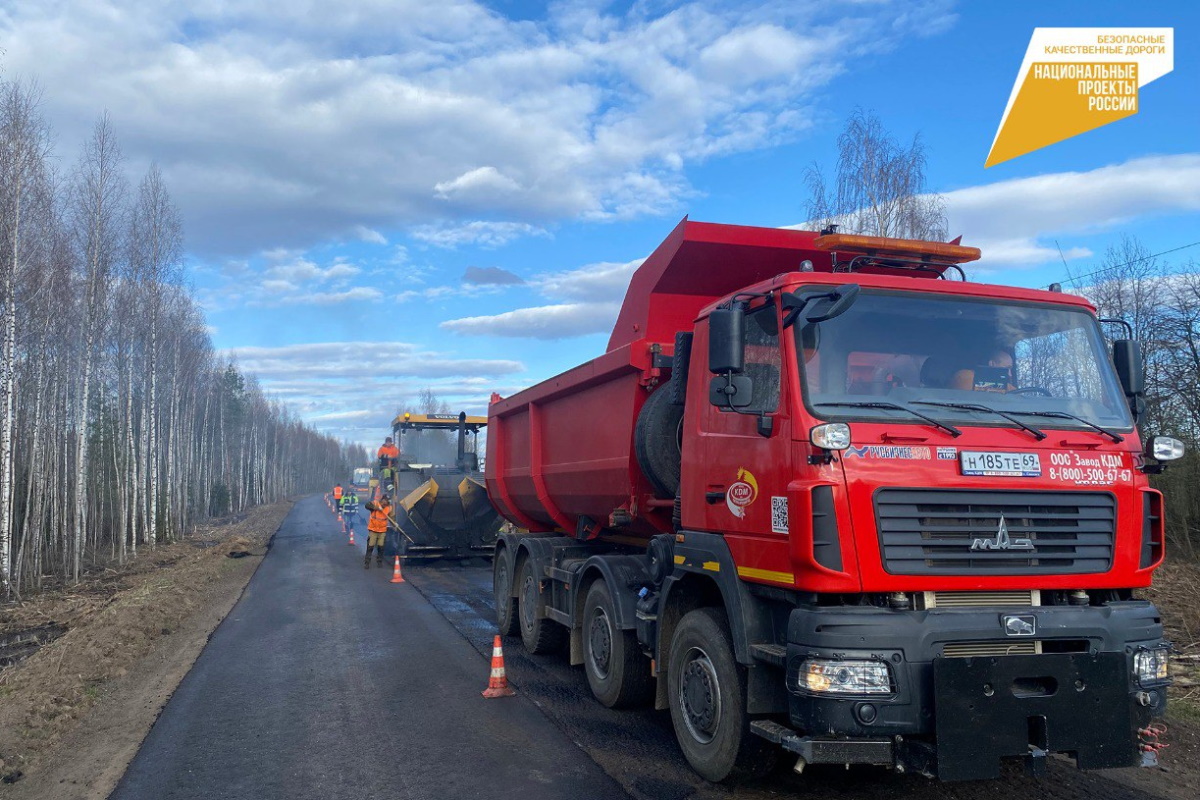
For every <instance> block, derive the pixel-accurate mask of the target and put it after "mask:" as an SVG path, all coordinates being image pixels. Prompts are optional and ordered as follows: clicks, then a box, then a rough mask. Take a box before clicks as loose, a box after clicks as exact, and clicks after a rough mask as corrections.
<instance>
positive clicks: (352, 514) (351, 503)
mask: <svg viewBox="0 0 1200 800" xmlns="http://www.w3.org/2000/svg"><path fill="white" fill-rule="evenodd" d="M342 521H343V522H345V523H346V530H348V531H352V530H354V523H355V522H357V521H358V494H357V493H356V492H355V491H354V489H353V488H351V489H350V490H349V491H347V492H346V493H345V494H344V495H342Z"/></svg>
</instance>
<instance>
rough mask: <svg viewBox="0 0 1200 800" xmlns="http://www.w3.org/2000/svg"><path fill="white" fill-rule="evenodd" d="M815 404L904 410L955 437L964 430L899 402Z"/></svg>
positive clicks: (817, 404)
mask: <svg viewBox="0 0 1200 800" xmlns="http://www.w3.org/2000/svg"><path fill="white" fill-rule="evenodd" d="M813 405H814V406H845V407H847V408H890V409H893V410H895V411H903V412H905V413H907V414H912V415H913V416H914V417H916V418H917V419H923V420H925V421H926V422H928V423H929V424H930V425H932V426H933V427H935V428H941V429H942V430H944V431H945V432H946V433H948V434H950V435H951V436H955V437H957V436H962V431H960V430H959V429H958V428H956V427H954V426H953V425H948V424H946V423H945V422H939V421H938V420H936V419H934V418H933V417H929V416H926V415H925V414H922V413H921V412H920V411H917V410H916V409H915V408H909V407H908V406H905V405H901V404H899V403H889V402H886V401H878V402H871V403H866V402H850V401H843V402H839V403H813Z"/></svg>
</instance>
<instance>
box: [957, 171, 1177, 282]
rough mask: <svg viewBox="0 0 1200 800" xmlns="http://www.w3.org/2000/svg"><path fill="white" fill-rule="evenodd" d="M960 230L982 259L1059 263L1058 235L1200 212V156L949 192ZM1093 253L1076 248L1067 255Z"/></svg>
mask: <svg viewBox="0 0 1200 800" xmlns="http://www.w3.org/2000/svg"><path fill="white" fill-rule="evenodd" d="M945 198H946V210H947V215H948V216H949V221H950V231H951V233H952V234H953V235H957V234H960V233H961V234H962V235H963V242H964V243H965V244H970V245H973V246H976V247H979V248H980V249H981V250H983V260H982V261H981V262H980V264H981V265H982V266H983V267H985V268H987V267H990V266H1007V267H1012V266H1025V267H1029V266H1036V265H1038V264H1044V263H1046V262H1048V261H1058V260H1059V253H1058V249H1057V248H1055V247H1054V243H1053V242H1052V241H1048V239H1049V238H1050V237H1053V236H1054V235H1055V234H1080V233H1089V232H1095V231H1100V230H1106V229H1111V228H1113V227H1116V226H1118V225H1123V224H1127V223H1128V222H1130V221H1131V220H1134V219H1139V218H1143V217H1147V216H1155V215H1160V214H1171V213H1184V212H1195V211H1200V153H1186V154H1181V155H1170V156H1148V157H1145V158H1135V159H1132V160H1130V161H1126V162H1124V163H1122V164H1113V165H1110V166H1105V167H1099V168H1097V169H1093V170H1089V171H1087V172H1056V173H1051V174H1047V175H1037V176H1034V177H1031V178H1017V179H1013V180H1008V181H1000V182H997V183H991V184H986V185H983V186H972V187H970V188H966V189H958V190H955V191H952V192H947V193H946V194H945ZM1090 255H1092V253H1091V251H1090V250H1088V249H1087V248H1081V247H1077V248H1068V249H1066V250H1065V251H1064V253H1063V256H1064V257H1065V258H1067V259H1073V258H1086V257H1088V256H1090Z"/></svg>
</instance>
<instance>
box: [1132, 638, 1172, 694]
mask: <svg viewBox="0 0 1200 800" xmlns="http://www.w3.org/2000/svg"><path fill="white" fill-rule="evenodd" d="M1169 653H1170V650H1168V649H1167V648H1165V647H1155V648H1153V649H1151V650H1139V651H1138V652H1137V653H1136V654H1134V656H1133V674H1134V675H1136V676H1137V681H1138V683H1140V684H1141V685H1143V686H1145V685H1146V684H1151V683H1163V682H1164V681H1166V680H1167V656H1168V654H1169Z"/></svg>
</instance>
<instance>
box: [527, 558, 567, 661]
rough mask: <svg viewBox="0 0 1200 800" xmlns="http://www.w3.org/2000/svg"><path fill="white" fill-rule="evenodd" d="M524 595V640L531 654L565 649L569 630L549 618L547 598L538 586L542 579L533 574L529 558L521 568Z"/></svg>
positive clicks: (531, 560) (531, 561)
mask: <svg viewBox="0 0 1200 800" xmlns="http://www.w3.org/2000/svg"><path fill="white" fill-rule="evenodd" d="M519 574H520V576H521V577H520V580H521V597H520V601H519V602H518V603H517V616H518V617H519V619H520V626H519V627H520V628H521V641H523V642H524V643H525V649H526V650H528V651H529V652H530V653H551V652H553V651H555V650H561V649H562V646H563V643H564V642H565V641H566V640H567V629H566V628H564V627H563V626H562V625H559V624H558V623H557V622H555V621H554V620H551V619H546V617H545V616H544V615H545V613H546V600H545V598H544V597H542V593H541V591H539V589H538V578H537V575H535V574H534V573H533V559H532V558H526V559H524V560H523V561H522V562H521V569H520V572H519Z"/></svg>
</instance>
